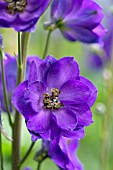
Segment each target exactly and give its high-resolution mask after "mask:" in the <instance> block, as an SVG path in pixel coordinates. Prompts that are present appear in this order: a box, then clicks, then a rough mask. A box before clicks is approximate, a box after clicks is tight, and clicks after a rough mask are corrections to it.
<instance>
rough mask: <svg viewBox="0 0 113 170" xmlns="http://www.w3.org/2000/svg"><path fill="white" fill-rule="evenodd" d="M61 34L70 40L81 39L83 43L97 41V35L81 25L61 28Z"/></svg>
mask: <svg viewBox="0 0 113 170" xmlns="http://www.w3.org/2000/svg"><path fill="white" fill-rule="evenodd" d="M61 33H62V34H63V36H64V37H65V38H66V39H68V40H70V41H76V40H78V41H82V42H84V43H98V41H99V36H98V35H97V34H96V33H95V32H94V31H92V30H90V29H88V28H86V27H84V28H82V27H81V26H76V27H74V28H65V30H61Z"/></svg>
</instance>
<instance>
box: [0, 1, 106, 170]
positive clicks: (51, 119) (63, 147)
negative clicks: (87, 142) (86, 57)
mask: <svg viewBox="0 0 113 170" xmlns="http://www.w3.org/2000/svg"><path fill="white" fill-rule="evenodd" d="M49 5H50V11H51V21H50V22H46V23H45V24H44V27H45V29H46V30H48V37H47V42H46V46H45V50H44V54H43V56H42V57H39V56H35V57H33V55H32V56H30V57H28V58H27V59H26V56H27V49H28V41H29V35H30V33H31V32H33V31H35V30H36V23H37V21H38V20H39V18H40V17H41V15H42V14H43V13H44V12H45V10H46V9H47V7H48V6H49ZM0 10H1V16H0V27H2V28H13V29H14V30H15V31H17V34H18V53H17V54H16V55H15V56H13V57H12V56H11V55H10V54H8V53H4V49H3V42H2V37H0V38H1V39H0V61H1V68H0V92H1V94H0V103H1V105H0V106H1V109H2V111H4V112H7V116H8V120H9V125H10V128H11V129H12V139H10V141H11V142H12V170H20V169H21V166H22V165H23V163H24V162H25V160H26V159H27V157H28V156H29V154H30V153H31V150H32V148H33V146H34V145H35V143H36V142H37V140H39V139H41V141H42V148H41V149H40V150H39V151H37V150H36V151H35V153H36V154H35V158H34V159H35V160H36V161H37V162H38V166H37V170H41V163H42V162H43V161H44V160H45V159H46V158H50V159H51V160H52V161H53V162H54V163H55V164H56V166H57V167H58V169H60V170H83V169H84V166H83V164H82V163H81V162H80V161H79V159H78V157H77V155H76V154H75V151H76V150H77V148H78V143H79V140H80V139H81V138H83V137H84V135H85V132H84V130H85V127H86V126H89V125H90V124H91V123H92V122H93V120H92V111H91V107H92V105H93V104H94V102H95V101H96V98H97V88H96V87H95V85H94V84H93V83H92V82H91V81H90V80H88V79H87V78H85V77H83V76H81V74H80V68H79V65H78V63H77V62H76V61H75V60H74V57H73V56H65V57H62V58H60V59H56V58H55V57H53V56H52V55H50V54H48V50H47V49H48V46H49V39H50V35H51V32H52V31H54V30H55V29H57V28H58V29H59V30H60V32H61V33H62V35H63V36H64V37H65V38H66V39H67V40H69V41H74V42H75V41H80V42H82V43H86V44H92V43H102V37H103V35H104V33H105V29H104V27H103V26H102V25H101V20H102V18H103V12H102V9H101V8H100V7H99V5H98V4H97V3H95V2H94V1H92V0H87V1H86V0H70V1H69V0H53V1H50V0H16V1H13V0H12V1H10V0H3V1H0ZM16 86H17V87H16ZM11 102H12V103H11ZM11 112H13V113H11ZM21 115H23V117H22V116H21ZM22 118H23V119H24V120H25V123H26V127H27V129H28V131H29V133H30V134H31V141H32V143H31V146H30V148H29V149H28V150H27V151H26V154H25V156H24V157H23V158H22V159H21V156H20V151H21V146H20V143H21V131H22V130H23V127H22ZM0 123H1V121H0ZM5 136H6V137H7V134H5ZM0 147H1V148H2V142H1V141H0ZM1 151H2V150H1ZM2 154H3V153H2ZM3 163H4V162H3V157H1V170H4V166H3ZM33 168H34V167H33ZM25 169H26V170H27V169H30V168H29V165H27V167H26V168H25Z"/></svg>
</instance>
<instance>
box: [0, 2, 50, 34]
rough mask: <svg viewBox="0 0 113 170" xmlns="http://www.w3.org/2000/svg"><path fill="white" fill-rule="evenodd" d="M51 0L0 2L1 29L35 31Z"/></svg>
mask: <svg viewBox="0 0 113 170" xmlns="http://www.w3.org/2000/svg"><path fill="white" fill-rule="evenodd" d="M49 3H50V0H0V27H12V28H14V29H15V30H16V31H22V32H24V31H27V32H28V31H33V30H34V28H35V25H36V23H37V21H38V19H39V18H40V16H41V15H42V13H43V12H44V11H45V10H46V8H47V6H48V5H49Z"/></svg>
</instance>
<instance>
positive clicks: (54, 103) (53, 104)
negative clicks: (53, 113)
mask: <svg viewBox="0 0 113 170" xmlns="http://www.w3.org/2000/svg"><path fill="white" fill-rule="evenodd" d="M59 94H60V91H59V89H57V88H52V89H51V95H49V94H48V93H45V94H43V96H44V98H43V103H44V107H45V108H46V109H54V110H56V109H59V108H60V107H62V106H63V104H62V103H61V102H60V101H59V100H58V96H59Z"/></svg>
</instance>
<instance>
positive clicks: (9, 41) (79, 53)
mask: <svg viewBox="0 0 113 170" xmlns="http://www.w3.org/2000/svg"><path fill="white" fill-rule="evenodd" d="M45 16H46V14H45V15H44V16H43V17H42V18H41V19H40V21H39V22H38V24H37V30H36V32H34V33H32V34H31V39H30V44H29V48H28V55H38V56H40V57H42V54H43V51H44V47H45V43H46V38H47V32H46V31H45V30H44V29H43V22H44V21H47V18H46V17H45ZM0 32H1V33H2V34H3V38H4V48H5V52H8V53H10V54H12V55H14V53H17V33H16V32H14V31H13V30H12V29H0ZM85 49H86V45H85V46H84V45H82V44H81V43H78V42H76V43H70V42H68V41H67V40H65V39H64V38H63V37H62V36H61V34H60V33H59V31H58V30H56V31H54V32H53V33H52V35H51V40H50V46H49V51H48V54H50V55H52V56H54V57H56V58H61V57H64V56H74V57H75V60H76V61H77V62H78V63H79V66H80V70H81V75H83V76H85V77H87V78H89V79H90V80H91V81H92V82H93V83H94V84H95V85H96V87H97V88H98V98H97V101H96V103H95V104H94V106H93V107H92V111H93V120H94V123H93V124H92V125H91V126H89V127H87V128H86V130H85V132H86V136H85V138H84V139H82V140H81V141H80V146H79V148H78V156H79V159H80V160H81V162H82V163H83V164H84V169H85V170H100V155H101V143H102V129H103V123H102V122H103V117H104V113H98V110H97V106H98V105H99V103H100V102H104V104H105V107H106V103H105V102H106V95H107V93H106V83H105V82H104V81H103V76H102V70H93V69H88V65H87V63H88V61H87V58H86V56H85V55H86V54H85ZM106 114H107V112H106ZM2 122H3V126H4V128H5V129H6V130H7V132H8V134H9V135H11V131H10V127H9V125H8V122H7V116H6V114H4V115H3V117H2ZM22 126H23V127H22V143H21V154H22V155H24V153H26V151H27V149H28V148H29V145H30V144H31V137H30V134H29V133H28V131H27V129H26V127H25V122H24V119H23V125H22ZM112 140H113V135H112V133H111V140H110V141H111V144H110V145H109V147H110V158H109V164H110V166H109V169H108V170H112V169H113V161H112V157H113V147H112ZM40 146H41V141H40V140H39V141H37V144H36V145H35V147H34V148H33V150H32V153H31V155H30V156H29V157H28V159H27V160H26V161H25V163H24V164H23V166H22V168H21V169H23V168H24V167H26V166H29V167H31V168H32V169H33V170H35V169H36V167H37V163H36V162H35V161H34V160H33V157H34V154H35V152H36V151H38V150H39V148H40ZM3 153H4V160H5V170H10V169H11V142H9V141H7V140H6V139H5V138H4V137H3ZM41 170H57V167H56V166H55V164H54V163H53V162H52V161H50V160H49V159H47V160H45V161H44V162H43V164H42V166H41Z"/></svg>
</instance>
